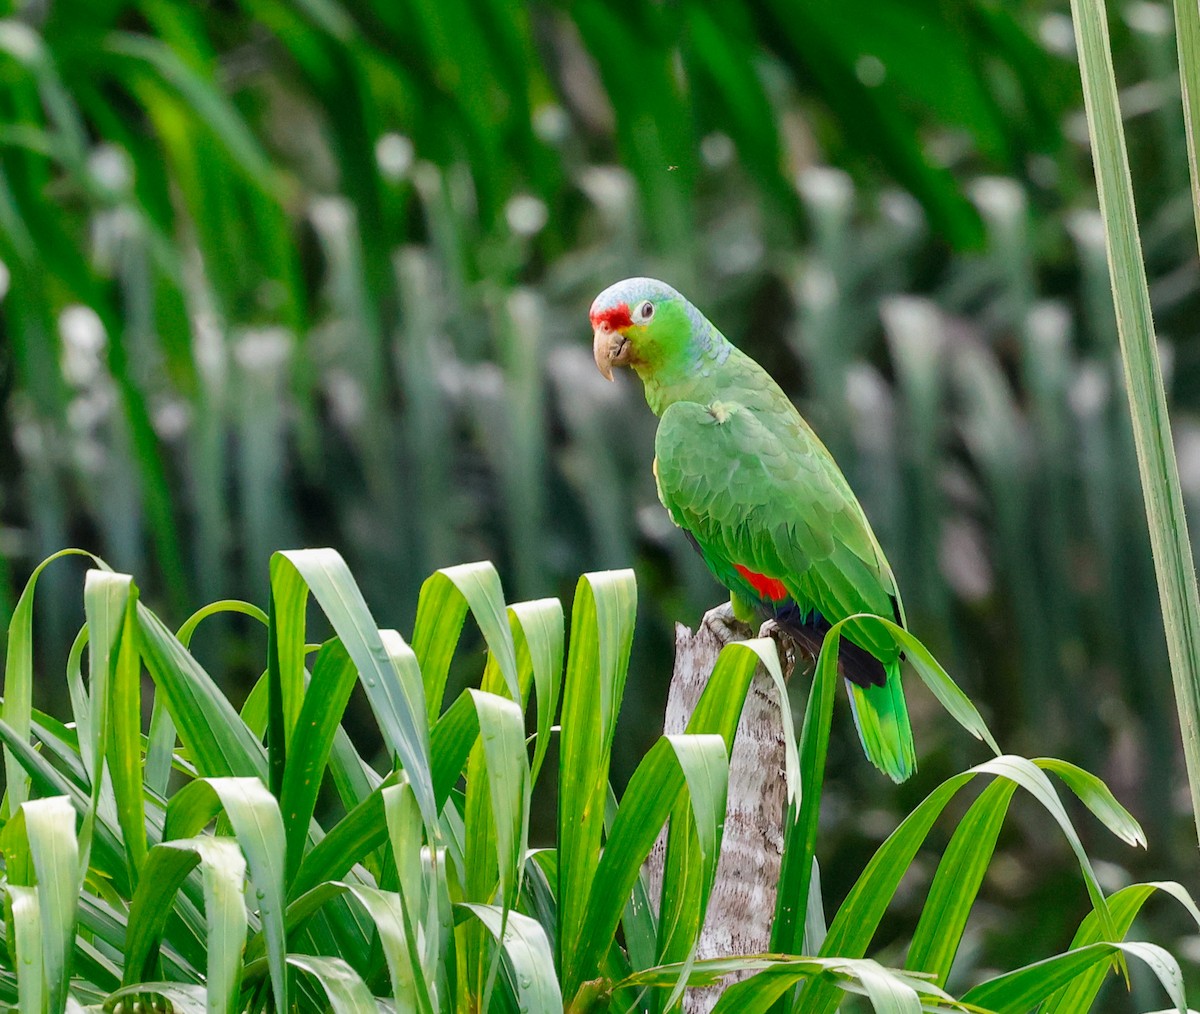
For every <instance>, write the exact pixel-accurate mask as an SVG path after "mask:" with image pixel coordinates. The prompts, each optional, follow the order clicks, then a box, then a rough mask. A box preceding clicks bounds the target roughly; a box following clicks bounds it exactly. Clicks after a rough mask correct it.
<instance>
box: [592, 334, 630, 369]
mask: <svg viewBox="0 0 1200 1014" xmlns="http://www.w3.org/2000/svg"><path fill="white" fill-rule="evenodd" d="M592 357H593V358H594V359H595V360H596V369H598V370H599V371H600V374H601V376H603V377H604V379H605V380H612V379H613V373H612V368H613V367H614V366H624V365H625V364H626V363H627V362H629V339H628V338H627V337H625V335H623V334H622V333H621V332H620V331H617V330H614V329H613V328H612V327H610V326H609V325H608V324H601V325H600V326H599V327H598V328H596V329H595V330H594V331H593V332H592Z"/></svg>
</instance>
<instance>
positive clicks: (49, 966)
mask: <svg viewBox="0 0 1200 1014" xmlns="http://www.w3.org/2000/svg"><path fill="white" fill-rule="evenodd" d="M21 810H22V812H23V813H24V816H25V833H26V835H27V836H28V839H29V857H30V859H31V860H32V862H33V868H34V870H35V871H36V872H37V898H38V908H39V915H40V922H41V929H42V940H41V944H42V964H43V969H44V972H45V977H46V984H47V990H46V1002H47V1004H48V1006H49V1008H50V1010H59V1009H61V1008H62V1007H63V1005H64V1004H65V1003H66V1000H67V987H68V984H69V983H70V980H71V955H72V953H73V952H74V941H75V920H76V913H77V910H78V906H79V884H80V882H81V880H82V877H81V876H80V870H79V842H78V840H77V839H76V837H75V808H74V807H73V806H72V805H71V801H70V800H69V799H68V798H67V797H66V796H52V797H51V798H49V799H35V800H31V801H30V802H26V803H22V804H21Z"/></svg>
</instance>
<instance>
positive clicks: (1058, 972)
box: [962, 941, 1188, 1014]
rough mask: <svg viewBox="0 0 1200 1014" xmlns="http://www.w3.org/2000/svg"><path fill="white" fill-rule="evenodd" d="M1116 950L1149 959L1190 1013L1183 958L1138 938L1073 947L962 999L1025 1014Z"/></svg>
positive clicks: (1182, 1013)
mask: <svg viewBox="0 0 1200 1014" xmlns="http://www.w3.org/2000/svg"><path fill="white" fill-rule="evenodd" d="M1114 954H1128V955H1132V956H1133V957H1135V958H1138V959H1140V960H1141V961H1143V962H1145V964H1146V965H1147V966H1148V967H1149V968H1150V970H1151V971H1152V972H1153V973H1154V974H1155V976H1157V978H1158V981H1159V982H1161V983H1162V986H1163V989H1165V990H1166V991H1167V995H1168V996H1169V997H1170V998H1171V1002H1172V1003H1174V1004H1175V1009H1176V1010H1177V1011H1179V1014H1187V1010H1188V1006H1187V1000H1186V998H1185V996H1184V992H1183V972H1182V971H1181V970H1180V968H1179V962H1177V961H1176V960H1175V959H1174V958H1173V957H1171V955H1170V954H1169V953H1168V952H1167V951H1165V950H1164V949H1163V948H1161V947H1158V946H1157V945H1155V944H1146V943H1137V942H1120V941H1100V942H1097V943H1094V944H1087V945H1086V946H1084V947H1078V948H1073V949H1072V950H1069V951H1066V952H1065V953H1063V954H1058V955H1055V956H1054V957H1053V958H1047V959H1045V960H1044V961H1038V962H1035V963H1034V964H1032V965H1026V966H1025V967H1024V968H1018V969H1017V970H1016V971H1013V972H1008V973H1006V974H1004V975H998V976H996V977H995V978H994V979H989V980H988V981H987V982H983V983H980V984H979V985H978V986H976V987H974V988H973V989H970V990H968V991H967V992H966V993H964V994H963V997H962V1000H963V1003H971V1004H976V1005H978V1006H979V1007H983V1008H984V1009H986V1010H990V1011H995V1014H1024V1012H1025V1011H1028V1010H1031V1009H1033V1008H1034V1007H1036V1006H1037V1005H1038V1004H1039V1003H1041V1002H1042V1001H1043V1000H1045V999H1046V998H1047V997H1048V996H1050V995H1051V994H1052V993H1054V992H1055V990H1057V989H1059V988H1061V987H1062V986H1065V985H1067V984H1068V983H1070V982H1071V981H1072V980H1073V979H1074V978H1075V977H1076V976H1079V975H1082V974H1084V973H1086V972H1087V971H1089V970H1090V969H1092V968H1094V967H1095V966H1096V965H1097V964H1100V965H1107V964H1109V963H1110V962H1111V960H1112V956H1113V955H1114Z"/></svg>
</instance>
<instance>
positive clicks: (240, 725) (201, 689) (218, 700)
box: [138, 603, 267, 778]
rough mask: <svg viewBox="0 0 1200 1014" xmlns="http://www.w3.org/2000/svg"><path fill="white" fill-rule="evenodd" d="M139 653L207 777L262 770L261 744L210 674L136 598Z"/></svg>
mask: <svg viewBox="0 0 1200 1014" xmlns="http://www.w3.org/2000/svg"><path fill="white" fill-rule="evenodd" d="M138 629H139V633H140V634H141V646H142V659H143V661H144V662H145V664H146V668H147V669H148V670H149V671H150V675H151V676H152V677H153V679H154V685H155V688H156V689H157V691H158V692H159V693H160V694H162V695H163V696H164V697H165V699H166V702H167V709H168V710H169V711H170V714H171V718H172V719H173V721H174V723H175V727H176V729H178V731H179V738H180V741H181V742H182V743H183V745H184V747H185V749H186V750H187V751H188V755H189V756H190V757H191V758H192V760H193V761H194V762H195V764H196V769H197V770H198V771H199V772H200V774H202V775H205V776H208V777H221V776H233V777H243V776H256V777H259V778H265V777H266V775H267V761H266V755H265V754H264V752H263V748H262V744H261V743H259V742H258V740H257V739H255V738H254V736H253V734H252V733H251V732H250V730H249V729H248V728H247V727H246V723H245V722H243V721H242V720H241V718H240V717H239V715H238V713H237V712H236V711H234V709H233V705H231V704H230V703H229V701H228V699H226V697H225V695H224V694H222V693H221V691H220V690H219V689H218V688H217V685H216V684H215V683H214V682H213V681H212V678H211V677H210V676H209V675H208V673H206V672H205V671H204V670H203V669H202V668H201V667H200V664H199V663H198V662H197V661H196V660H195V659H194V658H193V657H192V656H191V655H190V654H189V653H188V652H187V650H186V649H185V648H184V647H183V645H182V644H180V643H179V641H178V640H177V639H176V638H175V636H174V635H173V634H172V633H171V632H170V631H169V630H168V629H167V628H166V627H165V626H164V625H163V623H162V621H161V620H160V619H159V618H158V617H157V616H155V615H154V614H153V613H152V612H150V610H149V609H147V608H146V607H145V606H144V605H142V604H141V603H139V604H138Z"/></svg>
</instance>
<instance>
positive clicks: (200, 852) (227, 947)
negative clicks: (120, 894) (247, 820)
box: [124, 835, 248, 1014]
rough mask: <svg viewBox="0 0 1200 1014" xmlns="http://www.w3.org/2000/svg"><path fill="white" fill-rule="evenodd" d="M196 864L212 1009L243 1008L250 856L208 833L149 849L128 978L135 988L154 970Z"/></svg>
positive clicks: (133, 920) (130, 938)
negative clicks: (201, 883)
mask: <svg viewBox="0 0 1200 1014" xmlns="http://www.w3.org/2000/svg"><path fill="white" fill-rule="evenodd" d="M197 863H199V864H200V868H201V876H202V879H203V881H204V908H205V920H206V923H207V926H206V934H205V939H206V941H207V954H208V957H207V965H206V973H205V981H206V983H207V1003H208V1010H209V1011H212V1012H214V1014H218V1012H219V1014H224V1012H226V1011H235V1010H237V1009H238V1005H237V994H238V987H239V983H240V980H241V966H242V952H243V949H244V948H245V946H246V928H247V925H248V923H247V911H246V904H245V897H244V893H243V890H244V881H245V876H246V860H245V857H244V856H243V855H242V851H241V849H240V848H238V845H237V843H236V842H235V841H233V840H232V839H229V838H214V837H211V836H208V835H204V836H201V837H198V838H185V839H179V840H177V841H170V842H165V843H163V844H162V845H156V846H155V847H154V848H152V849H151V850H150V852H149V854H148V855H147V857H146V865H145V867H144V876H143V877H142V880H141V882H140V883H139V884H138V889H137V891H136V893H135V894H134V896H133V902H132V904H131V905H130V909H129V923H128V931H127V934H126V948H127V949H126V952H125V980H124V981H125V986H126V987H127V988H129V989H133V988H136V987H137V984H138V983H140V982H142V981H143V980H145V979H146V977H147V975H148V974H149V973H150V972H151V970H152V968H153V962H154V957H155V955H156V954H157V953H158V950H159V947H160V945H161V941H162V936H163V932H164V929H165V928H166V925H167V921H168V917H169V916H170V914H171V912H172V910H173V907H174V901H175V897H176V894H177V892H178V891H179V888H180V887H181V886H182V884H183V882H184V880H185V879H186V877H187V875H188V874H189V873H190V872H191V871H192V870H193V869H195V867H196V864H197ZM150 991H153V990H150Z"/></svg>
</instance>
